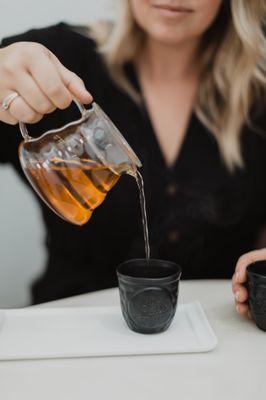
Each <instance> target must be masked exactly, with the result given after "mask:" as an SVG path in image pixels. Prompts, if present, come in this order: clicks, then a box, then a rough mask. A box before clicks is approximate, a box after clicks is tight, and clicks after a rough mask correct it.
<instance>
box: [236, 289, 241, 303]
mask: <svg viewBox="0 0 266 400" xmlns="http://www.w3.org/2000/svg"><path fill="white" fill-rule="evenodd" d="M235 298H236V300H237V301H239V298H240V292H239V291H237V292H236V293H235Z"/></svg>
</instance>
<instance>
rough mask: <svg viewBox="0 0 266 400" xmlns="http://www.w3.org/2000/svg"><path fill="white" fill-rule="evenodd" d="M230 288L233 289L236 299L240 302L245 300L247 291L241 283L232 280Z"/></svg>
mask: <svg viewBox="0 0 266 400" xmlns="http://www.w3.org/2000/svg"><path fill="white" fill-rule="evenodd" d="M232 289H233V293H234V295H235V299H236V301H238V302H240V303H243V302H245V301H247V299H248V291H247V289H246V288H245V287H244V286H243V285H241V284H240V283H234V282H233V287H232Z"/></svg>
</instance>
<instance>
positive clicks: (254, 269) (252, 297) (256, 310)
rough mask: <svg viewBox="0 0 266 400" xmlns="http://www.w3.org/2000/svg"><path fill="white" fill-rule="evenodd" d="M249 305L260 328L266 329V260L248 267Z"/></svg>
mask: <svg viewBox="0 0 266 400" xmlns="http://www.w3.org/2000/svg"><path fill="white" fill-rule="evenodd" d="M247 276H248V291H249V307H250V311H251V315H252V317H253V319H254V321H255V322H256V325H257V327H258V328H260V329H262V330H263V331H266V261H257V262H255V263H253V264H250V265H249V266H248V267H247Z"/></svg>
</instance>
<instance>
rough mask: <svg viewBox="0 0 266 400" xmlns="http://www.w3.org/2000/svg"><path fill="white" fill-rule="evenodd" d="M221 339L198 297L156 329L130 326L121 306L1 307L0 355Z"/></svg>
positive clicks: (181, 346) (140, 349)
mask: <svg viewBox="0 0 266 400" xmlns="http://www.w3.org/2000/svg"><path fill="white" fill-rule="evenodd" d="M216 344H217V338H216V336H215V334H214V332H213V330H212V328H211V327H210V325H209V322H208V320H207V318H206V315H205V313H204V311H203V309H202V307H201V305H200V303H199V302H193V303H188V304H181V305H178V308H177V312H176V315H175V318H174V321H173V323H172V325H171V326H170V328H169V329H168V330H167V331H166V332H163V333H160V334H152V335H143V334H139V333H135V332H132V331H130V330H129V328H128V327H127V325H126V323H125V322H124V320H123V317H122V314H121V310H120V308H119V307H73V308H46V309H45V308H24V309H15V310H1V311H0V360H20V359H42V358H72V357H96V356H121V355H140V354H171V353H193V352H205V351H210V350H212V349H213V348H214V347H215V346H216Z"/></svg>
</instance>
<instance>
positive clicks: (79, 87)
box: [51, 53, 93, 104]
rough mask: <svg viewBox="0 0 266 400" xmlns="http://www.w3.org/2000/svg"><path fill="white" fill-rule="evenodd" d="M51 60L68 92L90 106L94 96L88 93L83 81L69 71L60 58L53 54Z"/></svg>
mask: <svg viewBox="0 0 266 400" xmlns="http://www.w3.org/2000/svg"><path fill="white" fill-rule="evenodd" d="M51 60H52V61H53V62H54V64H55V66H56V68H57V70H58V72H59V74H60V76H61V79H62V81H63V83H64V84H65V85H66V87H67V88H68V90H69V91H70V92H71V93H72V94H73V96H75V97H76V98H77V99H78V100H80V101H81V102H82V103H84V104H89V103H91V102H92V101H93V97H92V95H91V94H90V93H89V92H88V91H87V89H86V87H85V85H84V82H83V81H82V79H81V78H80V77H79V76H78V75H76V74H75V73H74V72H72V71H70V70H69V69H67V68H66V67H65V66H64V65H63V64H61V62H60V61H59V60H58V58H57V57H56V56H55V55H54V54H52V53H51Z"/></svg>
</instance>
